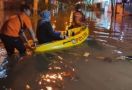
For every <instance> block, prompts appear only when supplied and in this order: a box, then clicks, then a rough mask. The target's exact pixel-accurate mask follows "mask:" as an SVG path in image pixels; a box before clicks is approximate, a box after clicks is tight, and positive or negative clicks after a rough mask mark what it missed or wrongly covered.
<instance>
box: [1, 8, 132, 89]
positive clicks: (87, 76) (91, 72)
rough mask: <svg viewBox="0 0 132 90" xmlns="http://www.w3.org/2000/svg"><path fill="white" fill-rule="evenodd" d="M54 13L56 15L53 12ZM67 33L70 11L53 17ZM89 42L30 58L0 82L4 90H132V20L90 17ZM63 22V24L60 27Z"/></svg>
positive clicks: (59, 27) (128, 17)
mask: <svg viewBox="0 0 132 90" xmlns="http://www.w3.org/2000/svg"><path fill="white" fill-rule="evenodd" d="M52 12H54V11H52ZM52 15H53V17H52V23H53V24H54V25H55V26H56V29H57V30H65V29H66V25H67V24H68V23H69V20H70V11H69V10H65V11H59V12H57V13H52ZM86 18H87V23H88V27H89V30H90V36H89V38H88V39H87V40H86V41H85V42H84V43H83V44H81V45H79V46H76V47H71V48H68V49H64V50H58V51H53V52H48V53H43V54H39V55H36V54H34V55H32V56H29V57H28V58H27V59H26V60H24V61H22V62H18V63H17V64H16V65H15V66H13V67H12V69H10V70H9V72H8V76H7V78H4V79H0V90H131V89H132V86H131V83H132V72H131V71H132V63H131V62H130V61H129V60H124V59H118V57H120V56H131V55H132V45H131V44H132V16H129V15H127V16H122V15H120V14H117V15H116V20H115V19H114V20H113V18H112V19H111V15H110V13H107V14H102V13H100V12H89V11H87V13H86ZM60 22H61V23H60Z"/></svg>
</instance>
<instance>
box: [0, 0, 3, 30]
mask: <svg viewBox="0 0 132 90" xmlns="http://www.w3.org/2000/svg"><path fill="white" fill-rule="evenodd" d="M3 22H4V0H0V28H1V26H2V25H3Z"/></svg>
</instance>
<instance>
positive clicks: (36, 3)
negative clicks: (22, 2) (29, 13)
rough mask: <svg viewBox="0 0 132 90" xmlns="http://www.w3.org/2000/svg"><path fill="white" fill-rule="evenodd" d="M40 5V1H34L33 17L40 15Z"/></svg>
mask: <svg viewBox="0 0 132 90" xmlns="http://www.w3.org/2000/svg"><path fill="white" fill-rule="evenodd" d="M38 3H39V0H34V1H33V15H34V16H36V15H37V14H38Z"/></svg>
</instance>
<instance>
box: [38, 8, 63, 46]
mask: <svg viewBox="0 0 132 90" xmlns="http://www.w3.org/2000/svg"><path fill="white" fill-rule="evenodd" d="M40 17H41V19H40V20H39V21H38V25H37V31H36V35H37V39H38V44H43V43H47V42H51V41H55V40H61V39H62V38H61V33H60V32H56V31H54V30H53V27H52V25H51V22H50V20H51V15H50V11H48V10H45V11H42V12H41V13H40Z"/></svg>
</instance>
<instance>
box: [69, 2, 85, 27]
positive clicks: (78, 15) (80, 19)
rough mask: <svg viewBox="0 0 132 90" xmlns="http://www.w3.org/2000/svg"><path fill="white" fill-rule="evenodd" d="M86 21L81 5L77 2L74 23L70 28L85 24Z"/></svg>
mask: <svg viewBox="0 0 132 90" xmlns="http://www.w3.org/2000/svg"><path fill="white" fill-rule="evenodd" d="M84 22H85V15H84V14H83V12H82V11H81V5H80V4H77V5H76V6H75V11H74V12H73V20H72V25H71V26H70V27H69V29H71V28H75V27H80V26H82V25H84Z"/></svg>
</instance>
